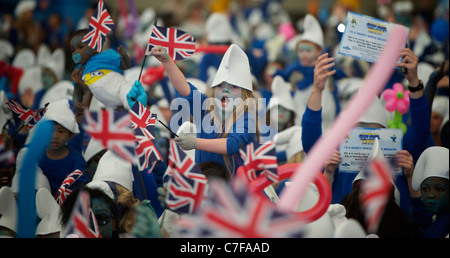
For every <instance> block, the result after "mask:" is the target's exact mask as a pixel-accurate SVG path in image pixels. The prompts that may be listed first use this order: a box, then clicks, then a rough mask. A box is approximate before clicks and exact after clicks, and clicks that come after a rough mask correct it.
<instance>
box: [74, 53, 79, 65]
mask: <svg viewBox="0 0 450 258" xmlns="http://www.w3.org/2000/svg"><path fill="white" fill-rule="evenodd" d="M72 60H73V62H74V63H75V64H79V63H80V62H81V55H80V53H76V54H75V55H73V56H72Z"/></svg>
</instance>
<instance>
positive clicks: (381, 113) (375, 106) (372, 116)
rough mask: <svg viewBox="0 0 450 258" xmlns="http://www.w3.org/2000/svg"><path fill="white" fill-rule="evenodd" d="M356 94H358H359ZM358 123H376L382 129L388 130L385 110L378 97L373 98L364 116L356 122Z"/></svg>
mask: <svg viewBox="0 0 450 258" xmlns="http://www.w3.org/2000/svg"><path fill="white" fill-rule="evenodd" d="M357 94H359V92H358V93H357ZM358 122H363V123H376V124H379V125H381V126H383V127H384V128H388V121H387V115H386V109H385V108H384V106H383V104H382V103H381V100H380V99H379V98H378V97H376V96H375V99H374V100H373V102H372V104H371V105H370V106H369V108H368V109H367V110H366V112H365V113H364V115H363V116H362V117H361V118H360V119H359V120H358Z"/></svg>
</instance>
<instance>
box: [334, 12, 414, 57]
mask: <svg viewBox="0 0 450 258" xmlns="http://www.w3.org/2000/svg"><path fill="white" fill-rule="evenodd" d="M396 25H398V24H394V23H390V22H387V21H383V20H380V19H376V18H372V17H370V16H366V15H362V14H358V13H354V12H348V14H347V21H346V24H345V31H344V33H343V35H342V38H341V43H340V45H339V51H338V53H339V54H340V55H345V56H350V57H353V58H357V59H361V60H365V61H368V62H371V63H375V62H376V61H377V59H378V56H379V55H380V53H381V52H382V50H383V48H384V46H385V44H386V42H387V39H388V37H389V34H390V32H391V31H392V29H393V28H394V27H395V26H396ZM399 26H403V25H399ZM405 28H406V27H405ZM406 30H407V32H409V29H408V28H406ZM406 35H408V33H406ZM407 40H408V36H406V38H405V45H406V42H407Z"/></svg>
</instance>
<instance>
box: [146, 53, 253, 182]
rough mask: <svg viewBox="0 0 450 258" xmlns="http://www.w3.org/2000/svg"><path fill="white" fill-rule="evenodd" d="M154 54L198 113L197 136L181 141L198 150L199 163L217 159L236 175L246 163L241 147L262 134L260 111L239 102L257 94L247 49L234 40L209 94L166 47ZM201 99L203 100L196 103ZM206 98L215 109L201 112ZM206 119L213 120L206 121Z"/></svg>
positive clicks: (182, 146) (186, 146) (178, 140)
mask: <svg viewBox="0 0 450 258" xmlns="http://www.w3.org/2000/svg"><path fill="white" fill-rule="evenodd" d="M151 55H154V56H155V57H156V58H157V59H158V60H159V61H160V62H161V63H162V65H163V66H164V69H165V70H166V72H167V75H168V77H169V79H170V81H171V82H172V84H173V86H174V87H175V89H176V90H177V91H178V93H179V94H180V95H181V96H182V97H183V98H184V99H186V100H187V101H188V102H189V105H190V114H191V115H192V116H193V117H194V123H195V124H196V127H197V128H198V133H197V137H195V136H192V135H183V136H180V137H177V138H175V141H176V142H177V144H179V145H180V147H181V148H182V149H184V150H191V149H196V150H197V151H196V154H195V163H196V164H200V163H202V162H204V161H216V162H218V163H220V164H222V165H223V166H224V167H225V168H226V169H227V171H228V173H229V174H230V175H233V174H234V173H235V172H236V169H237V168H238V167H239V166H240V165H242V164H240V163H242V160H240V158H239V149H240V148H241V147H243V146H246V145H247V144H249V143H250V142H254V141H255V140H256V137H257V136H259V130H258V128H257V124H256V120H255V119H256V114H254V113H252V112H251V110H249V108H248V107H245V108H244V105H243V103H240V104H239V105H235V104H236V103H238V101H239V100H241V101H242V102H245V101H246V100H251V99H253V98H254V97H253V89H252V81H251V73H250V66H249V62H248V58H247V56H246V54H245V53H244V51H243V50H242V49H241V48H239V47H238V46H237V45H234V44H233V45H231V46H230V47H229V48H228V50H227V52H226V53H225V55H224V57H223V59H222V61H221V64H220V66H219V69H218V72H217V74H216V76H215V78H214V80H213V83H212V85H211V88H210V91H209V93H208V95H205V94H201V93H200V92H199V91H198V90H197V88H196V87H195V86H194V85H192V84H190V83H188V82H187V81H186V78H185V77H184V75H183V73H182V72H181V71H180V70H179V69H178V67H177V66H176V64H175V62H174V61H173V60H172V58H170V57H169V55H168V54H167V52H166V51H165V50H164V48H163V47H161V46H155V47H153V48H152V50H151ZM208 97H209V98H208ZM197 100H198V101H201V103H196V101H197ZM204 101H209V102H206V103H205V104H207V107H210V108H211V111H210V109H209V108H208V109H207V110H203V109H202V110H198V111H201V114H200V116H199V112H197V110H194V108H195V107H202V104H203V103H204ZM204 118H206V119H204ZM208 118H209V119H210V120H208ZM199 120H200V121H199ZM205 121H208V122H209V123H208V122H206V124H205ZM201 122H203V124H201Z"/></svg>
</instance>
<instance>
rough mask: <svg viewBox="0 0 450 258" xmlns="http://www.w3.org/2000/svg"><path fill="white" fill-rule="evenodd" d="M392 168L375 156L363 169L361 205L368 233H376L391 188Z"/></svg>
mask: <svg viewBox="0 0 450 258" xmlns="http://www.w3.org/2000/svg"><path fill="white" fill-rule="evenodd" d="M391 171H392V169H391V168H390V167H389V165H388V164H387V162H386V161H385V160H384V159H380V158H375V159H374V160H372V161H370V163H369V164H368V166H367V168H366V169H364V177H365V178H366V179H365V180H364V181H363V182H362V183H361V188H360V191H361V200H360V201H361V206H362V208H363V210H364V214H365V220H366V228H367V232H368V233H376V232H377V229H378V225H379V223H380V220H381V217H382V216H383V214H384V211H385V208H386V204H387V202H388V200H389V195H390V194H391V190H392V187H393V185H392V183H391V182H392V172H391Z"/></svg>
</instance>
